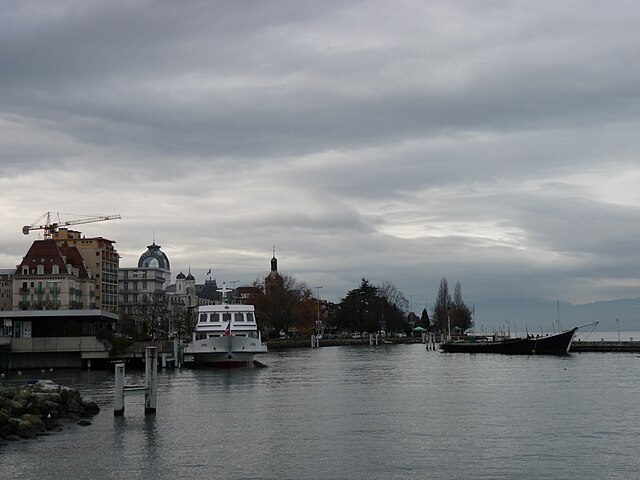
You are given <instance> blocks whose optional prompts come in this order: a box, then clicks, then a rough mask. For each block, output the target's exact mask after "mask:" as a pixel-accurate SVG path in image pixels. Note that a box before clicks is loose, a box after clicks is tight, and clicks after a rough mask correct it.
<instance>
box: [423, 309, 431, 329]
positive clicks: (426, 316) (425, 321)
mask: <svg viewBox="0 0 640 480" xmlns="http://www.w3.org/2000/svg"><path fill="white" fill-rule="evenodd" d="M420 325H421V326H422V328H425V329H427V330H429V329H430V328H431V320H429V312H427V309H426V308H423V309H422V315H420Z"/></svg>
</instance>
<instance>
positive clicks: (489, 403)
mask: <svg viewBox="0 0 640 480" xmlns="http://www.w3.org/2000/svg"><path fill="white" fill-rule="evenodd" d="M265 363H267V364H268V368H265V369H252V368H249V369H242V370H234V371H221V370H188V369H184V370H175V371H174V370H169V371H163V372H160V374H159V379H158V409H157V414H156V415H148V416H145V415H144V396H142V395H140V396H132V397H127V398H126V400H125V416H124V417H114V416H113V383H112V382H113V374H112V372H75V373H74V375H75V380H76V381H77V382H78V384H81V385H83V386H82V389H83V394H85V395H88V396H91V397H95V398H98V399H100V400H99V402H100V404H101V406H102V408H103V410H102V412H101V413H100V415H98V416H97V417H95V418H94V420H93V425H91V426H90V427H86V428H81V427H76V426H71V427H69V428H67V429H65V431H63V432H62V433H60V434H55V435H51V436H49V437H46V438H43V439H37V440H35V441H33V442H22V443H20V444H9V445H5V446H2V447H0V452H1V454H0V463H1V466H2V479H3V480H5V479H11V478H44V477H48V476H51V474H50V472H52V471H53V472H64V475H65V476H64V478H69V477H78V478H87V477H88V478H92V477H93V478H113V479H120V478H127V479H144V480H147V479H154V480H156V479H161V480H163V479H171V480H173V479H175V478H181V477H187V478H190V479H201V478H202V479H205V478H207V479H209V478H212V477H219V478H261V479H263V478H264V479H274V480H276V479H277V480H281V479H288V478H291V479H294V478H295V479H298V478H305V479H325V478H349V479H350V480H360V479H362V480H364V479H367V480H369V479H370V478H395V479H410V478H411V479H412V478H416V477H420V478H438V479H442V478H444V479H448V478H451V479H453V478H465V477H473V478H501V477H502V478H523V479H533V478H544V477H546V478H577V477H580V476H583V477H586V478H605V477H606V478H616V477H617V478H625V477H626V478H633V477H634V475H635V472H636V471H637V470H638V468H640V460H638V457H637V456H636V455H635V453H634V451H633V444H634V442H633V439H634V438H635V436H637V432H638V431H640V407H638V404H637V398H636V397H637V386H636V385H637V383H638V381H639V380H640V373H639V371H640V369H638V368H637V367H638V360H637V358H636V357H635V355H621V354H580V355H572V356H570V357H504V356H497V355H496V356H493V355H486V356H482V355H479V356H473V355H464V354H461V355H460V354H459V355H453V354H451V355H447V354H442V353H440V352H433V351H426V350H425V349H424V348H423V347H422V346H421V345H416V346H411V345H406V346H395V345H394V346H380V347H366V346H365V347H353V348H350V347H334V348H320V349H314V350H311V349H302V350H292V351H286V352H277V353H275V354H271V355H269V357H268V359H267V358H265ZM67 374H68V375H70V374H69V373H68V372H67ZM142 377H143V373H142V372H127V384H135V383H142V381H143V378H142ZM612 392H613V393H612ZM594 449H597V451H598V452H599V453H598V455H592V454H589V453H588V452H592V451H594Z"/></svg>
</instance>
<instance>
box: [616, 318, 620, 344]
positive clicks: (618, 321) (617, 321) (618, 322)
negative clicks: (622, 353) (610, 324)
mask: <svg viewBox="0 0 640 480" xmlns="http://www.w3.org/2000/svg"><path fill="white" fill-rule="evenodd" d="M616 323H617V324H618V342H619V341H620V320H618V317H616Z"/></svg>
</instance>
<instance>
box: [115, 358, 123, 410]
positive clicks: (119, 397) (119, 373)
mask: <svg viewBox="0 0 640 480" xmlns="http://www.w3.org/2000/svg"><path fill="white" fill-rule="evenodd" d="M113 415H114V416H115V417H121V416H122V415H124V363H116V385H115V389H114V398H113Z"/></svg>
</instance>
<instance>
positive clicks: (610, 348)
mask: <svg viewBox="0 0 640 480" xmlns="http://www.w3.org/2000/svg"><path fill="white" fill-rule="evenodd" d="M570 351H571V352H574V353H578V352H636V353H637V352H640V342H636V341H626V342H605V341H599V342H575V341H574V342H573V343H572V344H571V350H570Z"/></svg>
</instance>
